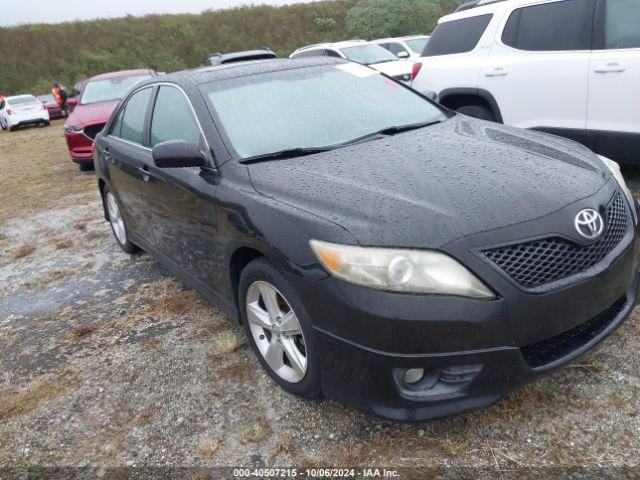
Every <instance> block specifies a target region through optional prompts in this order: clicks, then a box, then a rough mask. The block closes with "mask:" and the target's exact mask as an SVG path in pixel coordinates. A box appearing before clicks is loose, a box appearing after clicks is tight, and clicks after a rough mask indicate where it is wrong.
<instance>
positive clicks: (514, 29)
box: [479, 0, 595, 143]
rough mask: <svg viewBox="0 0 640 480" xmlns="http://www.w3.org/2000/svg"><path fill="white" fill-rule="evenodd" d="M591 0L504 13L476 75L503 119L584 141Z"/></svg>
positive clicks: (566, 0)
mask: <svg viewBox="0 0 640 480" xmlns="http://www.w3.org/2000/svg"><path fill="white" fill-rule="evenodd" d="M594 2H595V0H561V1H553V2H547V3H541V4H535V5H531V6H525V7H522V8H517V9H515V10H513V11H512V12H511V13H510V14H508V15H507V16H506V17H507V20H506V23H505V24H504V28H503V29H499V30H498V35H497V38H496V41H495V44H494V47H493V48H492V51H491V55H490V56H489V58H488V59H487V62H486V64H485V65H484V68H483V69H482V73H481V75H480V80H479V87H480V88H482V89H485V90H487V91H489V92H491V93H492V94H493V96H494V98H495V99H496V101H497V103H498V106H499V107H500V110H501V113H502V117H503V120H504V123H507V124H510V125H515V126H517V127H522V128H536V129H541V130H546V131H552V132H555V133H558V134H561V135H565V136H568V137H572V138H574V139H576V140H578V141H581V142H583V143H584V141H585V138H584V135H585V127H586V122H587V97H588V91H587V87H588V70H589V58H590V50H591V39H592V30H593V28H592V24H593V13H594Z"/></svg>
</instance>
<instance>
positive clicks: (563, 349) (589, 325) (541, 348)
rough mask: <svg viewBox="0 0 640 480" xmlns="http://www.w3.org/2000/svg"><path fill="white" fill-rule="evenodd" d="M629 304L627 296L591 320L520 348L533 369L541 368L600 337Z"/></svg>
mask: <svg viewBox="0 0 640 480" xmlns="http://www.w3.org/2000/svg"><path fill="white" fill-rule="evenodd" d="M626 303H627V297H626V295H625V296H624V297H622V298H620V299H619V300H618V301H617V302H616V303H614V304H613V305H612V306H611V307H609V308H607V309H606V310H605V311H604V312H602V313H600V314H598V315H596V316H595V317H593V318H592V319H591V320H588V321H586V322H585V323H582V324H580V325H578V326H577V327H574V328H572V329H571V330H567V331H566V332H563V333H561V334H560V335H556V336H555V337H551V338H547V339H545V340H541V341H539V342H537V343H533V344H531V345H526V346H524V347H521V348H520V351H521V352H522V356H523V357H524V359H525V360H526V361H527V364H529V366H530V367H531V368H539V367H542V366H544V365H548V364H550V363H552V362H555V361H557V360H560V359H561V358H563V357H566V356H567V355H569V354H570V353H571V352H574V351H576V350H577V349H579V348H580V347H582V346H583V345H586V344H587V343H589V342H590V341H591V340H593V339H594V338H596V337H597V336H598V335H600V334H601V333H602V332H603V331H604V330H605V329H606V328H607V327H608V326H609V325H610V324H611V322H613V321H614V320H615V318H616V317H617V316H618V314H619V313H620V312H621V311H622V309H623V308H624V306H625V304H626Z"/></svg>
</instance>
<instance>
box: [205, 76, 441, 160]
mask: <svg viewBox="0 0 640 480" xmlns="http://www.w3.org/2000/svg"><path fill="white" fill-rule="evenodd" d="M202 89H203V93H204V94H205V96H207V97H208V98H209V100H210V106H211V107H213V109H214V111H215V112H216V113H217V115H218V116H219V118H220V120H221V122H222V125H223V127H224V129H225V131H226V133H227V135H228V137H229V139H230V141H231V143H232V144H233V147H234V149H235V150H236V152H237V154H238V155H239V156H240V157H241V158H242V159H247V158H252V157H259V156H265V155H269V154H274V153H276V152H283V151H286V150H294V149H320V148H326V147H332V148H339V147H340V146H341V144H345V143H348V142H353V141H357V140H358V139H362V138H363V137H366V136H368V135H373V134H375V133H376V132H380V131H383V130H386V129H390V128H396V127H405V126H416V125H419V124H427V123H431V122H438V121H441V120H444V119H446V118H448V116H447V114H445V113H444V112H443V111H442V110H441V109H440V108H439V107H437V106H436V105H434V104H432V103H430V102H429V101H427V100H425V99H423V98H422V97H420V96H419V95H417V94H416V93H414V92H413V91H412V90H409V89H407V88H405V87H403V86H401V85H400V84H398V83H396V82H394V81H393V80H390V79H388V78H387V77H384V76H382V75H380V74H379V73H378V72H376V71H375V70H372V69H370V68H368V67H364V66H362V65H358V64H355V63H343V64H338V65H333V66H326V65H325V66H317V67H315V66H314V67H307V68H299V69H295V70H287V71H280V72H273V73H265V74H260V75H251V76H244V77H239V78H233V79H228V80H223V81H215V82H211V83H208V84H205V85H204V86H203V87H202Z"/></svg>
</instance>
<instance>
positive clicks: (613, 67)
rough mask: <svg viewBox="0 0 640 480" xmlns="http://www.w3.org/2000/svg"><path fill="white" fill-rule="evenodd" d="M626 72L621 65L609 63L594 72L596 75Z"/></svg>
mask: <svg viewBox="0 0 640 480" xmlns="http://www.w3.org/2000/svg"><path fill="white" fill-rule="evenodd" d="M625 70H626V68H624V67H623V66H622V65H620V64H619V63H607V64H606V65H601V66H600V67H596V68H595V70H594V72H596V73H622V72H624V71H625Z"/></svg>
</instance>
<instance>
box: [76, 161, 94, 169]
mask: <svg viewBox="0 0 640 480" xmlns="http://www.w3.org/2000/svg"><path fill="white" fill-rule="evenodd" d="M78 167H80V171H81V172H90V171H91V170H93V161H91V160H89V161H86V160H85V161H80V162H78Z"/></svg>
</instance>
